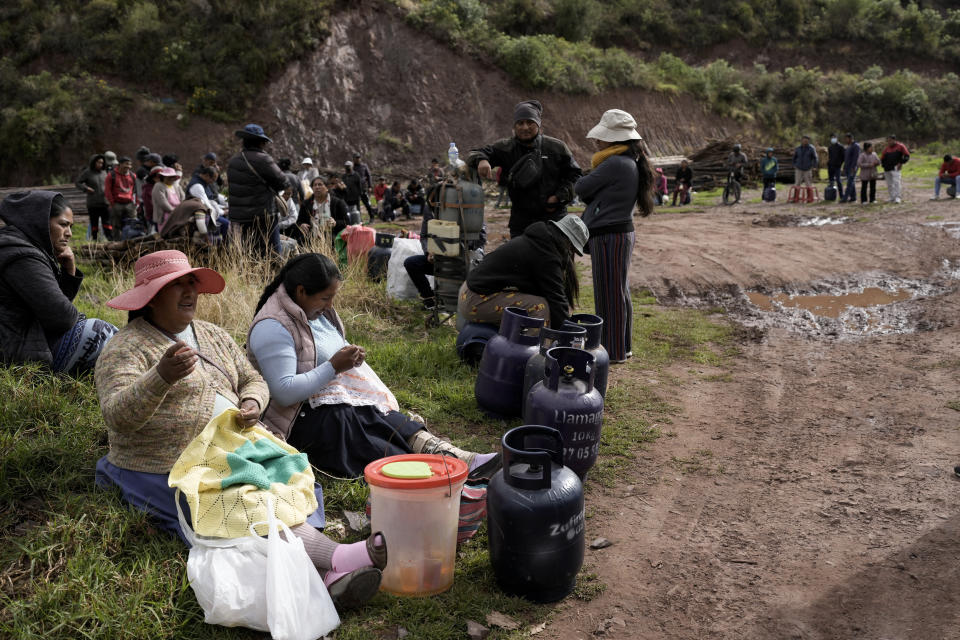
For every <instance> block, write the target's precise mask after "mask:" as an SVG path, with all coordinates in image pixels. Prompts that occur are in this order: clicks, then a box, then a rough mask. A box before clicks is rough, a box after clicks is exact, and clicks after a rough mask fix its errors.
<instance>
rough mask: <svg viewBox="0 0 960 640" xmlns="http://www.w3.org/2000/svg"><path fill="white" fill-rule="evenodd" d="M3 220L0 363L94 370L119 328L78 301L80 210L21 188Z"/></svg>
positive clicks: (55, 196) (2, 207)
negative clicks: (73, 241) (74, 245)
mask: <svg viewBox="0 0 960 640" xmlns="http://www.w3.org/2000/svg"><path fill="white" fill-rule="evenodd" d="M0 220H3V222H4V223H5V224H6V226H5V227H3V228H2V229H0V361H3V362H9V363H21V362H42V363H44V364H46V365H47V366H49V367H50V368H51V369H53V370H54V371H64V372H70V373H79V372H83V371H88V370H90V369H93V366H94V364H95V363H96V361H97V356H99V355H100V350H101V349H102V348H103V345H104V344H106V342H107V340H109V339H110V338H111V337H112V336H113V334H115V333H116V332H117V328H116V327H115V326H113V325H112V324H110V323H109V322H104V321H103V320H97V319H95V318H87V317H86V316H84V315H83V314H82V313H80V312H79V311H78V310H77V308H76V307H75V306H73V302H72V300H73V298H74V297H75V296H76V295H77V292H78V291H79V290H80V283H81V282H82V281H83V273H81V271H80V270H79V269H77V265H76V260H75V259H74V256H73V250H72V249H71V248H70V238H71V237H73V229H72V226H73V210H72V209H70V207H68V206H67V204H66V201H65V200H64V199H63V196H62V195H60V194H59V193H54V192H53V191H20V192H17V193H12V194H10V195H9V196H7V198H6V199H5V200H4V201H3V204H0Z"/></svg>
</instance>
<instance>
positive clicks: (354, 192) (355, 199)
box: [340, 160, 373, 224]
mask: <svg viewBox="0 0 960 640" xmlns="http://www.w3.org/2000/svg"><path fill="white" fill-rule="evenodd" d="M340 180H341V181H342V182H343V187H344V188H343V200H344V202H346V203H347V211H349V212H350V213H351V214H352V213H353V212H354V211H355V212H356V213H357V216H356V218H355V219H353V220H351V224H360V198H361V197H362V196H363V180H362V179H361V178H360V174H358V173H357V172H356V171H354V170H353V162H351V161H350V160H347V161H346V162H344V163H343V176H341V177H340ZM372 220H373V214H372V212H371V221H372Z"/></svg>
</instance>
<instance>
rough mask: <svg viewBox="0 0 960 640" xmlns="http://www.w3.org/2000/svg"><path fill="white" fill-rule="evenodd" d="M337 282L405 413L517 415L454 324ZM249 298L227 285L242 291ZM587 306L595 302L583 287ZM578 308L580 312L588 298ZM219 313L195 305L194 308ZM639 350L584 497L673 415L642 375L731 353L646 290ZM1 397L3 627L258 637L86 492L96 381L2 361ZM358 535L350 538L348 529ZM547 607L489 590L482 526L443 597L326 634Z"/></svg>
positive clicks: (15, 633)
mask: <svg viewBox="0 0 960 640" xmlns="http://www.w3.org/2000/svg"><path fill="white" fill-rule="evenodd" d="M78 237H79V238H82V237H83V235H82V234H78ZM81 268H82V269H83V271H84V272H85V273H86V278H85V280H84V285H83V288H82V289H81V293H80V295H79V296H78V297H77V304H78V306H79V307H80V308H81V310H82V311H84V312H85V313H87V314H88V315H91V316H95V317H101V318H104V319H107V320H109V321H111V322H114V323H115V324H118V325H122V324H123V323H124V322H125V318H124V317H123V316H124V314H123V313H120V312H115V311H112V310H109V309H107V308H106V307H105V306H104V304H103V302H104V301H105V300H107V299H109V298H110V297H111V296H113V295H115V294H116V291H117V288H118V287H119V286H121V285H120V284H119V281H118V279H117V278H116V277H115V276H114V275H113V274H112V272H110V271H108V270H105V269H102V268H100V267H97V266H94V265H90V264H83V265H81ZM352 279H354V280H355V277H352ZM228 282H229V283H231V285H230V286H232V287H238V286H242V282H243V280H242V279H240V278H238V277H237V276H236V275H235V274H231V275H230V276H229V277H228ZM345 290H346V292H347V293H346V295H345V299H344V300H343V301H342V303H341V305H340V309H341V313H342V315H343V317H344V321H345V323H346V325H347V327H348V333H349V335H348V338H349V339H350V340H351V341H354V342H357V343H360V344H363V345H364V346H365V347H366V348H367V350H368V359H369V362H370V364H371V366H373V368H374V369H375V370H376V371H377V372H378V373H379V375H380V376H381V377H382V378H383V380H384V381H386V382H387V384H388V385H389V386H390V387H391V388H392V389H393V391H394V393H395V394H396V396H397V398H398V400H399V402H400V405H401V407H402V408H403V409H405V410H410V411H415V412H417V413H420V414H421V415H423V416H424V417H425V418H426V420H427V423H428V425H430V427H431V429H432V430H434V431H435V432H438V433H440V434H443V435H445V436H448V437H450V438H451V439H453V440H454V441H456V442H457V443H458V444H462V445H464V446H465V447H466V448H473V449H477V450H490V449H492V448H493V447H494V446H495V445H496V444H497V442H498V440H499V438H500V437H501V435H502V434H503V432H504V431H505V429H507V428H510V427H512V426H515V425H516V424H519V423H520V421H519V420H513V421H510V422H507V423H502V422H500V421H494V420H490V419H488V418H486V417H485V416H484V415H483V414H482V413H481V412H480V411H479V410H478V409H477V407H476V403H475V401H474V397H473V384H474V379H475V376H476V371H475V370H474V369H471V368H468V367H465V366H463V365H461V364H460V363H459V361H458V359H457V357H456V352H455V349H454V340H455V331H454V329H453V328H452V327H449V326H442V327H438V328H432V329H426V328H425V325H424V322H423V313H422V311H419V310H418V308H417V305H416V304H415V303H413V302H401V303H396V302H390V301H388V300H387V299H386V296H385V290H384V287H383V285H382V284H381V285H376V286H373V285H364V284H360V283H358V282H356V281H354V282H349V281H348V286H347V287H346V288H345ZM254 293H255V292H254ZM251 295H252V293H251V292H247V291H240V292H234V296H235V298H236V299H237V300H240V299H241V298H247V299H249V298H250V296H251ZM347 296H362V300H360V301H359V302H358V301H357V300H353V299H350V298H348V297H347ZM232 299H233V298H232ZM581 300H582V301H584V302H587V303H588V301H590V300H592V294H591V292H590V290H589V287H586V288H585V290H584V292H583V295H582V297H581ZM584 306H585V307H586V308H585V309H584V310H587V311H589V310H590V308H589V307H590V305H589V303H588V304H586V305H584ZM205 309H206V310H207V311H205ZM216 311H217V308H215V307H214V306H213V305H209V306H204V305H201V313H205V312H206V313H211V314H212V313H214V312H216ZM224 317H232V316H224ZM237 317H238V318H239V317H242V316H237ZM237 322H239V320H237ZM226 328H227V329H228V330H230V332H231V333H232V334H233V335H234V336H236V337H238V338H241V339H242V338H243V336H244V334H245V328H244V327H241V326H236V327H233V326H229V327H226ZM633 351H634V354H635V356H634V358H633V359H631V360H630V361H629V362H628V363H627V364H625V365H620V366H618V367H614V368H613V369H612V372H611V378H610V385H609V391H608V395H607V401H606V408H605V415H606V420H605V423H604V429H603V435H602V440H601V449H600V452H601V453H600V458H599V460H598V462H597V465H596V466H595V467H594V469H593V470H592V471H591V474H590V481H589V482H588V484H587V490H588V503H589V500H590V498H591V496H596V495H597V492H601V491H603V490H604V488H605V487H612V486H614V485H616V484H617V483H618V482H620V481H621V478H622V477H623V473H624V472H625V471H626V470H628V469H629V468H630V466H631V465H632V464H634V458H635V455H636V453H637V452H638V451H640V450H641V449H642V448H644V447H650V446H655V441H656V440H657V438H658V437H659V436H660V435H661V427H662V425H668V424H669V423H670V419H671V416H673V415H674V414H675V412H676V408H675V407H673V406H672V405H671V404H670V403H669V400H668V399H665V398H663V397H661V396H660V395H659V393H658V392H657V391H655V387H654V385H653V382H652V381H651V379H652V378H655V377H661V378H662V377H663V375H665V374H662V373H661V370H662V369H663V368H665V367H666V366H668V365H670V364H672V363H676V362H689V363H704V364H713V365H716V364H720V363H722V362H723V360H724V358H725V357H726V356H727V355H729V354H730V353H732V352H733V346H732V340H731V330H730V328H729V327H728V326H726V325H725V324H717V323H716V322H715V321H714V320H711V319H709V318H708V317H707V314H706V313H703V312H698V311H692V310H674V309H664V308H661V307H658V306H656V305H655V300H654V299H653V297H652V296H651V295H650V294H649V292H638V293H637V294H636V295H635V329H634V337H633ZM671 388H672V387H671ZM0 394H2V395H3V397H4V399H5V401H4V403H3V404H2V405H0V505H3V506H2V507H0V531H2V532H3V537H4V540H5V542H6V544H5V545H3V547H2V549H0V637H13V638H41V637H42V638H45V639H48V638H76V637H91V638H92V637H96V638H108V639H110V638H118V639H119V638H131V637H134V638H188V639H189V638H259V637H263V636H262V635H261V634H258V633H254V632H251V631H247V630H243V629H226V628H221V627H214V626H209V625H206V624H204V622H203V612H202V611H201V609H200V607H199V605H198V604H197V602H196V599H195V597H194V595H193V592H192V590H191V589H190V588H189V585H188V584H187V581H186V572H185V563H186V557H187V551H186V550H185V549H183V548H182V546H181V545H180V543H179V542H178V541H177V540H175V539H173V538H171V537H170V536H167V535H165V534H161V533H160V532H158V531H157V529H156V528H155V527H154V526H153V525H152V524H151V522H150V520H149V519H148V518H147V517H145V516H144V515H142V514H139V513H137V512H134V511H131V510H129V509H127V508H126V507H125V506H124V503H123V502H122V501H121V499H120V497H119V494H118V493H117V492H115V491H101V490H98V489H96V488H95V487H94V483H93V469H94V465H95V462H96V460H97V459H98V458H99V457H101V456H102V455H104V454H105V453H106V451H107V446H108V445H107V434H106V429H105V427H104V425H103V423H102V419H101V417H100V412H99V407H98V404H97V397H96V393H95V390H94V388H93V382H92V378H91V377H82V378H79V379H73V378H66V377H59V376H54V375H51V374H48V373H45V372H43V371H41V370H40V369H39V368H37V367H35V366H7V367H0ZM318 480H319V481H320V482H321V483H322V484H323V486H324V495H325V508H326V510H327V513H328V517H329V518H330V519H331V520H332V519H334V518H340V517H341V513H340V512H341V511H342V510H344V509H349V510H360V509H362V508H363V504H364V501H365V500H366V498H367V495H368V489H367V487H366V486H365V485H364V484H363V483H362V482H360V481H339V480H333V479H331V478H328V477H326V476H323V475H320V474H318ZM352 539H356V536H353V535H348V536H347V538H346V540H352ZM608 588H616V587H615V585H605V584H604V583H603V582H602V581H601V580H600V579H599V578H598V577H597V576H596V575H595V574H593V573H590V570H589V569H584V571H583V573H582V574H581V575H580V576H579V579H578V583H577V588H576V590H575V592H574V596H573V597H576V598H581V599H590V598H593V597H596V596H597V595H599V594H600V593H602V592H603V590H604V589H608ZM559 606H563V605H562V604H561V605H559ZM555 609H556V606H544V605H534V604H531V603H529V602H527V601H525V600H522V599H519V598H512V597H508V596H506V595H504V594H503V593H501V592H500V591H499V589H497V587H496V585H495V583H494V577H493V572H492V569H491V567H490V564H489V559H488V553H487V542H486V531H485V527H481V530H480V532H479V533H478V534H477V536H476V537H475V538H474V539H473V540H472V541H470V542H468V543H466V544H464V545H462V546H461V548H460V550H459V554H458V560H457V569H456V575H455V580H454V585H453V588H452V589H451V590H450V591H449V592H448V593H445V594H442V595H438V596H434V597H431V598H424V599H404V598H395V597H393V596H389V595H385V594H380V595H378V596H377V597H376V598H375V599H374V600H373V601H371V602H370V603H369V604H368V605H367V606H365V607H364V608H363V609H361V610H360V611H357V612H353V613H348V614H347V615H345V616H344V617H343V624H342V625H341V627H340V628H339V629H338V630H337V632H336V638H337V639H338V640H345V639H360V638H381V637H395V635H391V634H395V633H396V629H397V627H403V628H405V629H407V630H408V632H409V633H410V635H409V637H411V638H429V639H440V640H443V639H446V638H451V639H452V638H462V637H464V635H465V629H466V620H467V619H472V620H476V621H479V622H483V621H484V619H485V617H486V615H487V614H488V613H490V612H491V611H494V610H496V611H500V612H502V613H505V614H507V615H509V616H511V617H513V618H515V619H517V620H519V621H520V622H521V623H522V625H521V629H520V630H517V631H505V630H502V629H495V630H494V631H493V632H492V633H491V635H490V636H489V637H490V638H493V639H502V638H521V637H526V636H525V632H524V629H527V628H529V625H533V624H537V623H541V622H544V621H548V620H549V619H550V618H551V616H552V615H553V612H554V611H555Z"/></svg>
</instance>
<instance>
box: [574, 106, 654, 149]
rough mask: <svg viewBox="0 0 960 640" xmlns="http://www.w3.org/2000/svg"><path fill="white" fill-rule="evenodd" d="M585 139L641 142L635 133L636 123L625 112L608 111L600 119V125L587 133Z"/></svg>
mask: <svg viewBox="0 0 960 640" xmlns="http://www.w3.org/2000/svg"><path fill="white" fill-rule="evenodd" d="M587 138H588V139H590V138H592V139H594V140H603V141H604V142H620V141H622V140H643V138H641V137H640V134H639V133H637V121H636V120H634V119H633V116H632V115H630V114H629V113H627V112H626V111H621V110H620V109H610V110H609V111H607V112H606V113H604V114H603V117H602V118H600V123H599V124H598V125H597V126H595V127H594V128H593V129H590V131H589V132H588V133H587Z"/></svg>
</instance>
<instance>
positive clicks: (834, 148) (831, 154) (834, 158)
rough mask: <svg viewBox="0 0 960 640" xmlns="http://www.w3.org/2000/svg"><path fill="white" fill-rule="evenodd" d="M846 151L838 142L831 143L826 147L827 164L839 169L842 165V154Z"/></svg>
mask: <svg viewBox="0 0 960 640" xmlns="http://www.w3.org/2000/svg"><path fill="white" fill-rule="evenodd" d="M845 151H846V149H845V148H844V146H843V145H842V144H840V143H839V142H834V143H832V144H831V145H830V146H829V147H827V166H828V167H833V168H835V169H839V168H840V167H841V166H843V154H844V152H845Z"/></svg>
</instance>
